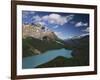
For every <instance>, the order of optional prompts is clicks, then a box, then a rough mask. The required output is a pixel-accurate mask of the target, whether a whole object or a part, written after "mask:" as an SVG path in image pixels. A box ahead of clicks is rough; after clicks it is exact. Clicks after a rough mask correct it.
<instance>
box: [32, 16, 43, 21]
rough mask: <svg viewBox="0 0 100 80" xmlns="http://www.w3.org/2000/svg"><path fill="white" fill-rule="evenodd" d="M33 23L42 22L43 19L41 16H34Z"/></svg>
mask: <svg viewBox="0 0 100 80" xmlns="http://www.w3.org/2000/svg"><path fill="white" fill-rule="evenodd" d="M32 19H33V21H34V22H40V21H41V17H40V16H39V15H36V16H33V18H32Z"/></svg>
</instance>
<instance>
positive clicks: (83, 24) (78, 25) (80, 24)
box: [75, 21, 88, 27]
mask: <svg viewBox="0 0 100 80" xmlns="http://www.w3.org/2000/svg"><path fill="white" fill-rule="evenodd" d="M81 26H88V23H83V22H81V21H80V22H77V23H76V24H75V27H81Z"/></svg>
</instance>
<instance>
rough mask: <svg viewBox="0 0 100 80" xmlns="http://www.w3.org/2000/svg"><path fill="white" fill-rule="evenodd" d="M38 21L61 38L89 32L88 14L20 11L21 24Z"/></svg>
mask: <svg viewBox="0 0 100 80" xmlns="http://www.w3.org/2000/svg"><path fill="white" fill-rule="evenodd" d="M35 23H39V24H42V25H43V26H46V27H47V28H48V29H50V30H52V31H54V32H55V34H56V35H57V36H58V37H59V38H61V39H68V38H72V37H75V36H81V35H87V34H89V14H83V13H82V14H79V13H62V12H39V11H22V24H35Z"/></svg>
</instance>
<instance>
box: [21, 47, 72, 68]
mask: <svg viewBox="0 0 100 80" xmlns="http://www.w3.org/2000/svg"><path fill="white" fill-rule="evenodd" d="M71 52H72V50H66V49H64V48H62V49H56V50H50V51H46V52H44V53H41V54H40V55H35V56H29V57H25V58H23V59H22V68H23V69H30V68H35V67H37V66H38V65H41V64H44V63H47V62H49V61H51V60H53V59H55V58H56V57H59V56H63V57H66V58H71V57H72V56H71Z"/></svg>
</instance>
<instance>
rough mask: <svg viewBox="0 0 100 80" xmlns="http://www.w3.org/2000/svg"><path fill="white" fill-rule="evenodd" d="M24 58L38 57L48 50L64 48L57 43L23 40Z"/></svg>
mask: <svg viewBox="0 0 100 80" xmlns="http://www.w3.org/2000/svg"><path fill="white" fill-rule="evenodd" d="M22 44H23V45H22V46H23V57H27V56H31V55H37V54H39V53H43V52H45V51H48V50H53V49H60V48H63V47H64V46H63V45H60V44H58V43H56V42H55V41H47V40H39V39H36V38H32V37H27V38H26V39H23V43H22Z"/></svg>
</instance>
